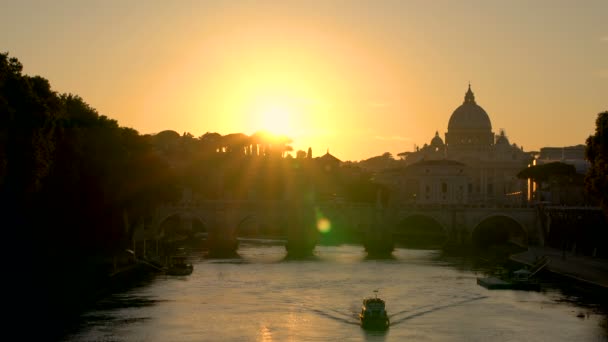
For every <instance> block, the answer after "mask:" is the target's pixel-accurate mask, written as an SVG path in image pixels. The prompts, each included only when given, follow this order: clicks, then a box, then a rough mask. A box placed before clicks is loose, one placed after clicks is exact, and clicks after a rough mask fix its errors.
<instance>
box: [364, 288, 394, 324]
mask: <svg viewBox="0 0 608 342" xmlns="http://www.w3.org/2000/svg"><path fill="white" fill-rule="evenodd" d="M374 292H375V296H374V297H368V298H365V299H363V306H362V307H361V313H359V319H360V321H361V327H362V328H363V329H369V330H385V329H388V326H389V325H390V321H389V319H388V314H387V313H386V305H385V302H384V300H382V299H380V298H378V290H375V291H374Z"/></svg>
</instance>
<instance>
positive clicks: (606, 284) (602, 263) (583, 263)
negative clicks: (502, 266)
mask: <svg viewBox="0 0 608 342" xmlns="http://www.w3.org/2000/svg"><path fill="white" fill-rule="evenodd" d="M545 256H546V257H547V258H548V260H549V264H547V266H546V270H548V271H550V272H552V273H555V274H558V275H560V276H563V277H567V278H570V279H573V280H576V281H580V282H583V283H587V284H590V285H593V286H596V287H599V288H601V289H604V290H608V259H603V258H594V257H588V256H583V255H576V254H574V253H572V252H563V251H561V250H559V249H556V248H551V247H540V246H530V247H529V248H528V250H527V251H524V252H521V253H516V254H513V255H511V256H510V259H511V260H513V261H515V262H518V263H521V264H525V265H528V266H532V265H534V264H535V263H536V261H537V260H539V259H540V258H542V257H545Z"/></svg>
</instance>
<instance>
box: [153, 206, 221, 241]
mask: <svg viewBox="0 0 608 342" xmlns="http://www.w3.org/2000/svg"><path fill="white" fill-rule="evenodd" d="M155 229H156V235H158V236H162V237H163V238H165V239H166V238H169V237H170V236H171V235H176V234H177V235H179V234H182V235H186V236H188V237H190V238H203V237H206V236H207V234H208V233H209V229H210V226H209V224H208V223H207V220H205V219H204V218H202V217H201V216H200V215H198V214H196V213H194V212H179V211H177V212H171V213H168V214H165V215H163V217H162V218H161V219H159V220H158V224H157V225H156V227H155Z"/></svg>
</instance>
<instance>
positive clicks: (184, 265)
mask: <svg viewBox="0 0 608 342" xmlns="http://www.w3.org/2000/svg"><path fill="white" fill-rule="evenodd" d="M192 270H193V267H192V264H190V263H188V258H187V257H185V256H174V257H171V259H170V260H169V265H168V266H167V268H166V270H165V274H168V275H189V274H191V273H192Z"/></svg>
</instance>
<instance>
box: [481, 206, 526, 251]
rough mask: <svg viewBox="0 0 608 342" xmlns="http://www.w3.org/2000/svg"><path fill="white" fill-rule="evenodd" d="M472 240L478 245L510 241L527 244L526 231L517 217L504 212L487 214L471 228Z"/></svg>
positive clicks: (484, 245) (487, 245)
mask: <svg viewBox="0 0 608 342" xmlns="http://www.w3.org/2000/svg"><path fill="white" fill-rule="evenodd" d="M471 239H472V242H473V244H474V245H475V246H478V247H489V246H492V245H499V244H507V243H512V244H516V245H519V246H527V245H528V233H527V231H526V229H525V227H524V225H522V224H521V222H519V221H518V220H517V219H515V218H513V217H511V216H509V215H504V214H494V215H488V216H486V217H484V218H482V219H481V220H480V221H479V223H478V224H477V225H475V227H474V228H473V231H472V234H471Z"/></svg>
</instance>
